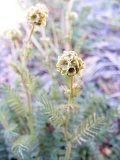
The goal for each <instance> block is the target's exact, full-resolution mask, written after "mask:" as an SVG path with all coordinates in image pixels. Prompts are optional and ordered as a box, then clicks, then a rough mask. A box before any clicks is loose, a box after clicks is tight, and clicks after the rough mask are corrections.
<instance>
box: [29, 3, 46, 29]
mask: <svg viewBox="0 0 120 160" xmlns="http://www.w3.org/2000/svg"><path fill="white" fill-rule="evenodd" d="M47 17H48V8H47V7H46V6H45V5H44V4H41V3H38V4H36V5H35V6H33V7H31V8H30V9H29V10H28V12H27V20H28V22H29V23H31V24H33V25H42V26H45V25H46V19H47Z"/></svg>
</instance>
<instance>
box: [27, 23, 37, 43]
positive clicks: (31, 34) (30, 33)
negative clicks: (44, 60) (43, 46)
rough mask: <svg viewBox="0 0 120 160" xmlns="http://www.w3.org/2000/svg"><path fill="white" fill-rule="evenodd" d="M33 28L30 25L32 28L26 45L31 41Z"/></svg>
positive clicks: (33, 26)
mask: <svg viewBox="0 0 120 160" xmlns="http://www.w3.org/2000/svg"><path fill="white" fill-rule="evenodd" d="M34 28H35V25H34V24H33V25H32V28H31V31H30V34H29V37H28V41H27V43H29V42H30V39H31V36H32V34H33V31H34Z"/></svg>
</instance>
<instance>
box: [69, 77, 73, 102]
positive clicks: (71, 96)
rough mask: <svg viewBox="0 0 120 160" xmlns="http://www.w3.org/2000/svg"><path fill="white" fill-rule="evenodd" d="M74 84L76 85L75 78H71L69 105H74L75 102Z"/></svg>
mask: <svg viewBox="0 0 120 160" xmlns="http://www.w3.org/2000/svg"><path fill="white" fill-rule="evenodd" d="M73 83H74V77H73V76H71V77H70V95H69V99H68V104H72V102H73Z"/></svg>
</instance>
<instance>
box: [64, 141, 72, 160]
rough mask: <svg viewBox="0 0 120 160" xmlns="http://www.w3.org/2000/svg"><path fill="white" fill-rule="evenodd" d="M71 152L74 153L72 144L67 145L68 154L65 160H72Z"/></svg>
mask: <svg viewBox="0 0 120 160" xmlns="http://www.w3.org/2000/svg"><path fill="white" fill-rule="evenodd" d="M71 151H72V144H71V142H68V143H67V149H66V153H65V160H70V159H71V158H70V157H71Z"/></svg>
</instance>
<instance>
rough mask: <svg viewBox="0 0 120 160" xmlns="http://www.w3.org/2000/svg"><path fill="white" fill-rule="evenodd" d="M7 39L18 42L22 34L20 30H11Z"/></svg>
mask: <svg viewBox="0 0 120 160" xmlns="http://www.w3.org/2000/svg"><path fill="white" fill-rule="evenodd" d="M7 37H8V38H10V39H11V40H12V41H16V40H19V39H20V38H21V37H22V33H21V31H20V30H19V29H11V30H9V31H8V32H7Z"/></svg>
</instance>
